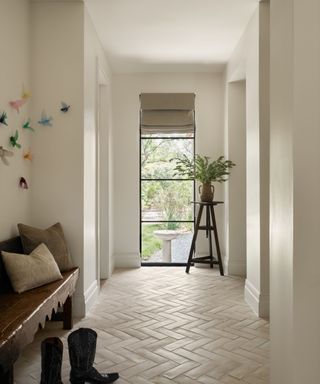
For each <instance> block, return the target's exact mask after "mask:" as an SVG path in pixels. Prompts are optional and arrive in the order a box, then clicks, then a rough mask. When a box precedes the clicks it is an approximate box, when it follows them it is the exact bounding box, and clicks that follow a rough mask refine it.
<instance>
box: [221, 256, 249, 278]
mask: <svg viewBox="0 0 320 384" xmlns="http://www.w3.org/2000/svg"><path fill="white" fill-rule="evenodd" d="M226 270H227V271H228V275H232V276H241V277H245V276H246V271H247V263H246V260H232V261H230V260H229V262H228V266H227V268H226Z"/></svg>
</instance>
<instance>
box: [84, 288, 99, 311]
mask: <svg viewBox="0 0 320 384" xmlns="http://www.w3.org/2000/svg"><path fill="white" fill-rule="evenodd" d="M98 294H99V286H98V281H97V280H95V281H93V282H92V284H91V285H90V287H89V288H88V289H87V290H86V291H85V293H84V303H85V309H86V314H87V313H88V312H89V311H90V308H91V307H92V304H93V303H94V302H95V300H96V298H97V296H98Z"/></svg>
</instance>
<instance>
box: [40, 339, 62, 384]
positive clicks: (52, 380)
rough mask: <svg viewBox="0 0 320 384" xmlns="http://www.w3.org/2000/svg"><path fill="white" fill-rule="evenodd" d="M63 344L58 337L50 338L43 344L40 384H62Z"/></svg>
mask: <svg viewBox="0 0 320 384" xmlns="http://www.w3.org/2000/svg"><path fill="white" fill-rule="evenodd" d="M62 353H63V344H62V341H61V340H60V339H59V338H58V337H49V338H47V339H45V340H43V341H42V343H41V382H40V384H62V381H61V364H62Z"/></svg>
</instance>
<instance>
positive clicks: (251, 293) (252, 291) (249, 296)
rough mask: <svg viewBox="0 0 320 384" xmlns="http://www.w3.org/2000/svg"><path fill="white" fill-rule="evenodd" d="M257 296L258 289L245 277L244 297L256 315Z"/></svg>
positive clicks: (257, 312)
mask: <svg viewBox="0 0 320 384" xmlns="http://www.w3.org/2000/svg"><path fill="white" fill-rule="evenodd" d="M259 296H260V293H259V291H258V290H257V289H256V288H255V287H254V286H253V285H252V284H251V283H250V281H249V280H248V279H246V284H245V287H244V299H245V301H246V302H247V304H248V305H249V307H250V308H251V309H252V310H253V312H254V313H255V314H256V315H257V316H259Z"/></svg>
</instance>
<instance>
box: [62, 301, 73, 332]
mask: <svg viewBox="0 0 320 384" xmlns="http://www.w3.org/2000/svg"><path fill="white" fill-rule="evenodd" d="M72 327H73V321H72V298H71V297H70V296H68V298H67V300H66V301H65V303H64V304H63V329H72Z"/></svg>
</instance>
